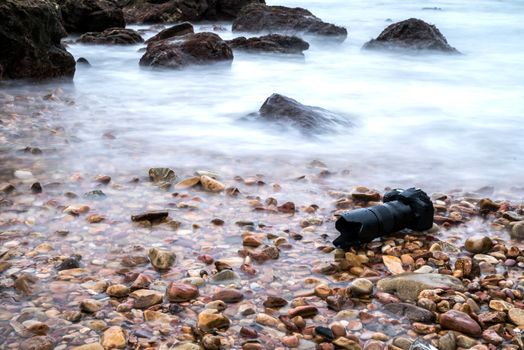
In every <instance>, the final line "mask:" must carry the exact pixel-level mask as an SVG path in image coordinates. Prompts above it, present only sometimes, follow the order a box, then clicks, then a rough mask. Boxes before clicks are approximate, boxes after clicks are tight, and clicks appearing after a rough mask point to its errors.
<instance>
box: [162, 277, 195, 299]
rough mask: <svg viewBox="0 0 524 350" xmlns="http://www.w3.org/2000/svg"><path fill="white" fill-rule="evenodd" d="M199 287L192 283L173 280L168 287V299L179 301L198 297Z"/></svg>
mask: <svg viewBox="0 0 524 350" xmlns="http://www.w3.org/2000/svg"><path fill="white" fill-rule="evenodd" d="M198 294H199V293H198V288H197V287H196V286H194V285H192V284H187V283H178V282H171V283H170V284H169V286H168V287H167V289H166V296H167V299H168V300H169V301H171V302H175V303H179V302H185V301H190V300H192V299H195V298H197V297H198Z"/></svg>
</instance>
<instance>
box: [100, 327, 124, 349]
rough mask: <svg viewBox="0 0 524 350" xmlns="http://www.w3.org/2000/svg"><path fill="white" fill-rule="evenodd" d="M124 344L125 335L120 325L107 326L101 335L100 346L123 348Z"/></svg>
mask: <svg viewBox="0 0 524 350" xmlns="http://www.w3.org/2000/svg"><path fill="white" fill-rule="evenodd" d="M126 344H127V336H126V333H125V332H124V330H123V329H122V328H121V327H118V326H112V327H109V328H108V329H106V331H105V332H104V335H103V336H102V346H103V347H104V348H105V349H124V348H125V347H126Z"/></svg>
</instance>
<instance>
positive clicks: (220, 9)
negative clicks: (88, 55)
mask: <svg viewBox="0 0 524 350" xmlns="http://www.w3.org/2000/svg"><path fill="white" fill-rule="evenodd" d="M251 3H264V0H146V1H143V0H133V1H128V4H126V6H125V7H124V15H125V18H126V22H127V23H166V22H180V21H201V20H211V21H214V20H232V19H234V18H235V17H236V16H237V15H238V13H239V11H240V10H241V9H242V8H243V7H244V6H246V5H248V4H251Z"/></svg>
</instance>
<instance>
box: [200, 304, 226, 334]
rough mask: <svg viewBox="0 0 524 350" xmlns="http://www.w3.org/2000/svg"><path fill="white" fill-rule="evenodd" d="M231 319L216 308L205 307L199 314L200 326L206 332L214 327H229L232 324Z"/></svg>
mask: <svg viewBox="0 0 524 350" xmlns="http://www.w3.org/2000/svg"><path fill="white" fill-rule="evenodd" d="M230 323H231V322H230V321H229V319H228V318H227V317H226V316H224V315H223V314H222V313H221V312H219V311H218V310H214V309H205V310H203V311H202V312H201V313H200V314H199V315H198V324H197V325H198V328H200V329H201V330H202V331H204V332H209V331H211V330H214V329H227V328H229V325H230Z"/></svg>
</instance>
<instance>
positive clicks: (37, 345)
mask: <svg viewBox="0 0 524 350" xmlns="http://www.w3.org/2000/svg"><path fill="white" fill-rule="evenodd" d="M53 347H54V345H53V341H52V340H51V338H49V337H45V336H36V337H32V338H29V339H26V340H24V341H22V343H21V344H20V350H51V349H53Z"/></svg>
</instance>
